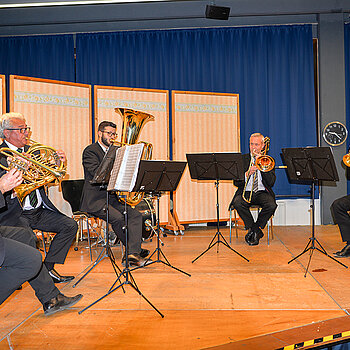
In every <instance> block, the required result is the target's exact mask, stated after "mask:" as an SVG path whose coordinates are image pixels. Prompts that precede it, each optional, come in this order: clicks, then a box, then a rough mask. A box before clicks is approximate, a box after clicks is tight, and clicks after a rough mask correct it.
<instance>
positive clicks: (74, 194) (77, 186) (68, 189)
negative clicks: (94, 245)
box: [61, 179, 97, 261]
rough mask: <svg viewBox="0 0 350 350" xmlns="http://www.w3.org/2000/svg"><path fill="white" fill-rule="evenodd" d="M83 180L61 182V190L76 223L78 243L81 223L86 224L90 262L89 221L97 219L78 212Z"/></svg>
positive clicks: (81, 229) (81, 233) (81, 230)
mask: <svg viewBox="0 0 350 350" xmlns="http://www.w3.org/2000/svg"><path fill="white" fill-rule="evenodd" d="M83 186H84V180H83V179H79V180H62V181H61V188H62V195H63V198H64V199H65V200H66V201H67V202H68V203H69V204H70V207H71V209H72V213H73V219H74V220H76V221H77V223H78V226H79V228H78V232H77V238H76V241H77V242H78V239H79V234H80V237H81V239H82V237H83V223H84V222H85V223H86V230H87V238H88V244H89V250H90V260H91V261H92V249H91V240H90V227H91V228H92V226H91V224H90V221H89V220H91V219H97V218H95V217H94V216H93V215H90V214H88V213H85V212H83V211H80V210H79V209H80V198H81V196H82V193H83Z"/></svg>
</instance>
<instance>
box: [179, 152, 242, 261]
mask: <svg viewBox="0 0 350 350" xmlns="http://www.w3.org/2000/svg"><path fill="white" fill-rule="evenodd" d="M186 157H187V161H188V166H189V169H190V176H191V179H194V180H215V188H216V223H217V232H216V234H215V236H214V237H213V239H212V240H211V242H210V243H209V246H208V248H207V249H206V250H205V251H204V252H203V253H201V254H200V255H198V256H197V257H196V258H195V259H194V260H193V261H192V263H194V262H195V261H196V260H197V259H199V258H200V257H201V256H202V255H204V254H205V253H206V252H207V251H209V250H210V249H211V248H213V247H214V246H215V245H217V253H218V252H219V244H220V243H222V244H223V245H224V246H226V247H227V248H229V249H230V250H231V251H233V252H234V253H236V254H237V255H239V256H240V257H241V258H243V259H244V260H246V261H248V262H249V260H248V259H247V258H246V257H244V256H243V255H242V254H240V253H238V252H237V251H236V250H234V249H233V248H232V247H231V246H230V245H229V244H228V243H227V241H226V239H225V237H224V236H223V235H222V234H221V232H220V214H219V213H220V210H219V182H220V180H241V179H243V159H242V154H241V153H198V154H186ZM215 239H217V240H216V241H215ZM214 241H215V242H214Z"/></svg>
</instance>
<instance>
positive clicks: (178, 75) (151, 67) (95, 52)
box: [76, 25, 317, 195]
mask: <svg viewBox="0 0 350 350" xmlns="http://www.w3.org/2000/svg"><path fill="white" fill-rule="evenodd" d="M76 53H77V58H76V74H77V82H80V83H88V84H100V85H112V86H125V87H139V88H154V89H167V90H173V89H176V90H192V91H208V92H227V93H239V96H240V126H241V149H242V152H247V151H248V137H249V135H250V134H251V133H253V132H257V131H260V132H262V133H263V134H264V135H267V136H269V137H270V138H271V148H270V153H269V154H270V155H271V156H273V157H274V158H275V159H276V163H277V164H281V163H282V160H281V157H280V153H281V148H285V147H302V146H316V142H317V141H316V140H317V137H316V132H317V131H316V116H315V98H314V77H313V48H312V29H311V25H293V26H269V27H246V28H214V29H212V28H210V29H190V30H158V31H138V32H117V33H94V34H77V37H76ZM170 125H171V124H170ZM276 171H277V172H278V174H277V182H276V185H275V187H274V189H275V191H276V193H277V194H280V195H291V194H307V191H308V189H309V187H308V186H304V185H299V184H297V185H295V184H294V185H292V184H290V183H289V181H288V179H287V175H286V172H285V170H276Z"/></svg>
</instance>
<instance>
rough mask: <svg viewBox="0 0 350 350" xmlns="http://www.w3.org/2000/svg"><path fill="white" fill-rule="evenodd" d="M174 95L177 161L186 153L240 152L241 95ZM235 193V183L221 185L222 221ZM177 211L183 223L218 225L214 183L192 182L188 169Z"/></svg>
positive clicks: (174, 150)
mask: <svg viewBox="0 0 350 350" xmlns="http://www.w3.org/2000/svg"><path fill="white" fill-rule="evenodd" d="M172 94H173V95H172V101H173V105H172V108H173V109H172V117H173V154H174V160H186V153H207V152H240V134H239V96H238V94H215V93H201V92H183V91H173V93H172ZM234 192H235V188H234V187H233V185H232V181H220V185H219V204H220V218H222V219H225V218H227V217H228V211H227V209H228V205H229V203H230V201H231V199H232V196H233V194H234ZM175 208H176V212H177V214H178V217H179V220H180V222H181V223H189V222H208V221H215V220H216V190H215V182H214V181H196V180H191V178H190V175H189V170H188V167H186V171H185V173H184V175H183V177H182V179H181V182H180V185H179V187H178V190H177V191H176V194H175Z"/></svg>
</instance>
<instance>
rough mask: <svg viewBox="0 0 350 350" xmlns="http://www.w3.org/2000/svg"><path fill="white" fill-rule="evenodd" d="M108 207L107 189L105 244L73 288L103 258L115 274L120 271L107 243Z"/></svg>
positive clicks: (107, 196) (107, 194)
mask: <svg viewBox="0 0 350 350" xmlns="http://www.w3.org/2000/svg"><path fill="white" fill-rule="evenodd" d="M108 207H109V193H108V191H106V243H105V246H104V247H103V249H102V250H101V252H100V254H99V255H98V257H97V259H96V260H95V261H94V262H93V263H92V264H90V265H89V267H90V268H89V269H88V270H87V271H86V272H85V273H84V275H83V276H82V277H80V278H79V280H78V281H77V282H75V283H74V284H73V286H72V287H73V288H75V287H76V286H77V285H78V284H79V283H80V281H82V280H83V279H84V278H85V277H86V276H87V275H88V274H89V273H90V272H91V271H92V270H93V269H94V268H95V267H96V266H97V265H98V264H99V262H100V261H102V260H103V259H104V258H109V260H110V261H111V263H112V266H113V269H114V271H115V273H116V274H117V273H121V270H120V268H119V266H118V265H117V263H116V260H115V257H114V254H113V251H112V248H111V246H110V244H109V209H108Z"/></svg>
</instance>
